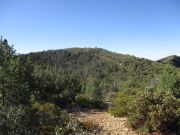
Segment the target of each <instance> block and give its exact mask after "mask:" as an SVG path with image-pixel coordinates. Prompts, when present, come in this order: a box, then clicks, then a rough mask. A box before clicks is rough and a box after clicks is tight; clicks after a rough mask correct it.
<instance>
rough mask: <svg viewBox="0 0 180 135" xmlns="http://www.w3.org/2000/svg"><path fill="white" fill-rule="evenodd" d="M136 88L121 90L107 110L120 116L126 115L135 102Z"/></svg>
mask: <svg viewBox="0 0 180 135" xmlns="http://www.w3.org/2000/svg"><path fill="white" fill-rule="evenodd" d="M136 91H137V90H123V91H121V92H119V93H118V94H117V96H116V97H115V99H114V100H113V101H112V105H111V106H110V107H109V109H108V111H109V112H110V113H111V114H113V115H115V116H120V117H125V116H128V114H129V112H131V111H132V110H133V106H132V105H133V104H134V102H135V94H136Z"/></svg>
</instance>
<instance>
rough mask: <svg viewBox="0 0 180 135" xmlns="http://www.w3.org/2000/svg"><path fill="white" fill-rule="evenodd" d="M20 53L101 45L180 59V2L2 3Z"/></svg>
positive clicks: (0, 25) (3, 26) (5, 29)
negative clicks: (175, 56) (173, 55)
mask: <svg viewBox="0 0 180 135" xmlns="http://www.w3.org/2000/svg"><path fill="white" fill-rule="evenodd" d="M0 5H1V8H0V18H1V19H0V34H1V35H3V36H4V37H5V38H7V39H8V40H9V42H10V44H14V47H15V48H16V50H17V52H18V53H28V52H33V51H42V50H48V49H62V48H70V47H100V48H104V49H108V50H110V51H114V52H118V53H123V54H130V55H135V56H138V57H144V58H148V59H152V60H157V59H159V58H162V57H165V56H168V55H172V54H176V55H180V0H0Z"/></svg>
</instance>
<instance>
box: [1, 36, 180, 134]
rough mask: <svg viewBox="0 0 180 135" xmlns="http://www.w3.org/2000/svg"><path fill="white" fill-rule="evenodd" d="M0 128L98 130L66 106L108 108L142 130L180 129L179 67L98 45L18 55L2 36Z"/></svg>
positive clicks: (35, 131) (17, 130)
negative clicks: (77, 117)
mask: <svg viewBox="0 0 180 135" xmlns="http://www.w3.org/2000/svg"><path fill="white" fill-rule="evenodd" d="M0 62H1V63H0V119H1V121H0V134H3V135H24V134H26V135H54V134H56V135H67V134H72V135H83V134H84V135H94V134H97V135H98V134H99V130H100V129H99V127H97V126H95V125H93V124H92V123H85V124H84V123H81V122H79V121H73V120H72V119H70V117H69V116H68V113H67V112H68V111H73V110H75V109H79V110H81V109H108V111H109V112H110V113H111V114H112V115H115V116H120V117H127V119H128V124H129V125H130V126H131V127H132V128H134V129H137V130H139V131H142V132H143V134H144V133H153V132H162V133H178V132H180V131H179V129H180V128H179V127H180V108H179V107H180V72H179V68H176V67H174V66H170V65H169V64H162V63H159V62H154V61H150V60H146V59H142V58H137V57H134V56H129V55H122V54H118V53H113V52H109V51H107V50H104V49H100V48H71V49H63V50H53V51H43V52H37V53H30V54H23V55H18V54H17V53H16V51H15V49H14V48H13V47H12V46H10V45H9V44H8V41H7V40H6V39H1V40H0Z"/></svg>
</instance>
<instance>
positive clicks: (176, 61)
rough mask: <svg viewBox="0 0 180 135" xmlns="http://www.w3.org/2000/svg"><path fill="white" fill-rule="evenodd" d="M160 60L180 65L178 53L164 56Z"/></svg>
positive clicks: (176, 65)
mask: <svg viewBox="0 0 180 135" xmlns="http://www.w3.org/2000/svg"><path fill="white" fill-rule="evenodd" d="M158 62H161V63H164V64H170V65H172V66H175V67H180V56H176V55H172V56H168V57H166V58H162V59H160V60H158Z"/></svg>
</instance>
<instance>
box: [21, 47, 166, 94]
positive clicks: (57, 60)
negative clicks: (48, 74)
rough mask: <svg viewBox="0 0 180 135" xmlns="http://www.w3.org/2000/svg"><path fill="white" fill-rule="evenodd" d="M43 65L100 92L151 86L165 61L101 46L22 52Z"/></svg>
mask: <svg viewBox="0 0 180 135" xmlns="http://www.w3.org/2000/svg"><path fill="white" fill-rule="evenodd" d="M22 56H23V57H28V58H29V59H30V60H31V61H32V63H34V64H36V65H40V66H41V67H42V68H47V67H53V68H54V69H56V70H58V71H61V72H67V73H71V74H75V75H77V76H78V78H79V79H80V80H82V82H83V85H84V87H86V86H90V85H93V86H94V87H96V89H97V91H100V92H101V93H102V94H103V95H104V94H105V93H109V92H116V91H120V90H122V89H124V88H145V87H153V85H155V83H156V82H157V81H158V75H159V74H160V73H161V71H162V69H163V68H164V65H163V64H161V63H158V62H154V61H150V60H147V59H143V58H137V57H134V56H129V55H122V54H118V53H114V52H109V51H107V50H104V49H100V48H71V49H62V50H50V51H43V52H38V53H30V54H27V55H22Z"/></svg>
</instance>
